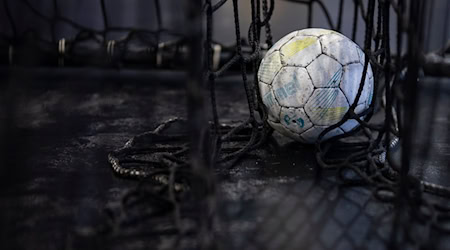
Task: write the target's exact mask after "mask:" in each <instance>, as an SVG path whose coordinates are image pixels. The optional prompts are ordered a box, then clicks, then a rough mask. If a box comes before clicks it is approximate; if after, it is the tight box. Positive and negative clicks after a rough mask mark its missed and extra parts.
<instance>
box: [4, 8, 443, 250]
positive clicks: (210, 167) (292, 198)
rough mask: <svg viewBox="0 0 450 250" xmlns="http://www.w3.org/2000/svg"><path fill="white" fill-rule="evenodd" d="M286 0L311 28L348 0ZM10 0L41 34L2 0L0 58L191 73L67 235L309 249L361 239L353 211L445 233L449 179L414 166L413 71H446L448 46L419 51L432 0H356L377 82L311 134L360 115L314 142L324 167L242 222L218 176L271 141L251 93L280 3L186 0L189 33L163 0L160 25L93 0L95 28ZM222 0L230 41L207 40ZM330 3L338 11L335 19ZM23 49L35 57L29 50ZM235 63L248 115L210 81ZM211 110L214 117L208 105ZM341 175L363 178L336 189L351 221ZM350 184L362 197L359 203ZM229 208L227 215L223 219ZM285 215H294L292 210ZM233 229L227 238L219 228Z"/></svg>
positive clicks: (421, 234)
mask: <svg viewBox="0 0 450 250" xmlns="http://www.w3.org/2000/svg"><path fill="white" fill-rule="evenodd" d="M289 1H290V2H293V3H296V4H298V5H301V6H304V7H305V8H307V10H308V11H307V16H306V17H305V18H306V19H307V20H308V27H311V26H312V22H313V13H314V12H313V9H315V8H317V9H319V11H321V12H322V13H323V14H324V15H325V18H326V20H327V22H328V25H329V27H330V29H333V30H336V31H340V30H341V29H342V26H343V21H342V20H343V8H344V7H343V6H344V1H343V0H340V1H339V8H338V9H336V10H330V9H329V8H328V7H327V3H326V1H321V0H289ZM19 2H20V3H22V4H23V5H24V6H26V7H27V8H28V9H29V10H31V12H32V13H33V14H34V15H36V16H37V17H38V18H39V19H41V20H42V21H43V22H45V23H46V24H47V25H48V26H49V29H50V31H51V32H50V37H49V38H48V37H45V36H43V35H42V34H40V33H39V32H38V31H36V30H33V29H29V30H25V31H23V32H20V31H19V30H18V28H17V24H16V19H15V18H14V17H13V14H12V11H11V8H10V1H7V0H4V1H3V6H4V9H5V13H6V17H7V20H8V22H9V26H10V29H11V32H10V34H7V33H4V34H0V51H1V52H0V58H3V60H2V61H1V63H2V64H4V65H29V64H31V65H39V66H42V65H54V66H56V65H59V66H79V65H83V66H84V65H88V66H108V65H109V66H115V67H128V66H131V67H149V66H150V67H152V68H187V70H188V72H189V73H188V77H187V84H186V86H187V92H186V93H187V97H188V114H187V119H183V118H174V119H170V120H168V121H166V122H164V123H162V124H161V125H159V126H158V127H157V128H155V129H154V130H153V131H150V132H146V133H143V134H140V135H137V136H135V137H133V138H131V139H130V140H129V141H128V142H127V143H126V144H125V145H124V146H123V147H122V148H120V149H118V150H116V151H114V152H111V153H110V154H109V156H108V159H109V161H110V163H111V166H112V169H113V171H114V172H115V174H116V175H117V176H119V177H123V178H132V179H136V180H138V183H139V184H138V185H137V186H136V187H134V188H132V189H130V190H128V191H127V192H126V193H125V194H124V195H123V197H122V198H121V199H120V200H118V201H117V202H116V203H114V204H112V205H110V206H108V208H107V210H106V212H105V214H106V217H105V220H104V221H105V223H104V224H102V225H100V226H97V227H94V228H89V229H84V230H83V231H77V232H76V233H75V234H74V238H75V239H78V238H80V239H82V240H81V241H77V240H74V239H71V241H72V242H71V243H70V244H73V245H85V244H86V245H89V246H98V247H101V248H114V249H115V248H117V249H123V248H125V247H135V248H139V247H142V248H145V246H148V244H155V245H157V246H158V248H160V249H177V248H181V249H212V248H223V247H225V248H227V247H230V248H242V247H245V248H246V249H291V248H293V247H294V246H295V245H296V244H297V243H296V242H297V241H299V242H303V243H302V245H305V246H309V247H310V248H311V249H314V248H316V247H317V248H321V249H336V248H337V247H343V248H344V249H345V248H346V246H351V247H353V248H361V247H362V245H364V244H362V243H361V242H358V239H354V238H352V237H353V236H352V235H354V234H355V230H356V231H360V230H358V229H355V228H354V227H353V225H354V223H355V221H360V220H368V221H371V223H372V224H376V226H371V227H370V228H369V229H367V230H366V231H365V232H366V233H365V234H364V235H363V238H364V240H365V241H370V242H372V241H373V242H374V243H372V245H374V246H380V245H381V246H384V247H392V248H395V246H398V245H399V244H402V245H403V246H405V247H406V248H411V249H433V248H437V247H439V246H440V245H439V244H441V240H436V239H442V237H444V238H446V237H448V234H449V233H450V227H449V226H448V221H449V218H450V206H449V202H448V197H449V196H450V189H449V187H445V186H442V185H438V184H436V183H431V182H427V181H425V180H423V179H420V178H418V177H417V176H414V175H412V174H411V164H412V163H411V161H412V160H411V159H412V158H413V157H412V154H413V145H414V133H415V128H416V120H417V114H416V113H415V110H416V107H417V105H418V102H417V99H418V95H419V93H418V89H419V85H418V80H417V79H419V77H420V75H421V74H425V75H438V76H445V75H448V72H450V71H449V70H448V68H449V64H448V60H447V59H445V55H446V54H448V53H449V46H448V45H447V47H444V48H443V49H442V50H440V51H438V52H435V53H429V54H424V53H423V51H424V50H423V44H424V38H425V37H426V35H427V34H425V33H424V25H425V17H427V15H429V14H427V12H426V11H427V10H428V9H429V8H430V7H429V5H428V4H429V3H428V1H406V0H397V1H394V0H389V1H388V0H384V1H382V0H368V1H362V0H354V1H353V8H354V9H353V16H352V17H353V21H352V39H353V40H355V37H356V35H357V27H358V26H363V27H364V32H365V34H364V45H363V48H364V53H365V63H364V70H363V75H362V78H361V79H365V77H366V74H367V69H368V64H369V62H370V63H371V65H372V67H373V69H374V82H375V90H377V91H375V93H374V97H373V101H372V104H371V105H370V108H369V109H368V110H367V111H366V112H364V113H362V114H356V112H355V108H356V105H357V103H358V100H359V99H360V97H361V94H362V91H363V87H364V81H361V83H360V86H359V89H358V93H357V95H356V98H355V101H354V103H353V104H352V105H351V107H350V109H349V111H348V112H347V113H346V114H345V116H344V117H343V119H342V120H341V121H340V122H338V123H336V124H334V125H332V126H330V127H329V128H327V129H325V130H324V131H323V132H322V133H321V134H320V137H319V138H323V137H324V136H325V135H326V134H327V133H329V132H330V131H332V130H333V129H334V128H337V127H339V126H341V125H342V124H344V123H345V122H346V121H348V120H349V119H354V120H356V121H358V123H359V124H360V126H359V127H358V128H357V129H355V130H353V131H351V132H348V133H345V134H342V135H339V136H337V137H333V138H332V139H329V140H324V141H321V142H318V143H317V144H316V148H315V157H316V160H317V163H318V165H317V167H316V172H317V175H318V176H319V177H320V178H317V179H316V180H311V181H303V182H301V183H298V184H296V185H294V187H291V188H289V189H288V190H286V191H285V192H284V193H285V195H284V196H283V197H280V198H279V199H274V200H273V202H272V203H271V204H265V205H266V206H265V207H267V208H268V209H267V211H265V210H264V211H262V212H261V214H258V215H251V216H255V217H258V216H260V217H262V218H263V220H262V222H260V223H256V226H255V225H254V227H255V228H253V229H249V230H242V232H240V231H239V230H237V233H236V229H233V230H231V229H230V228H232V227H234V228H236V227H238V228H239V227H241V226H242V225H241V224H239V223H242V221H243V220H246V219H248V216H250V215H245V211H240V212H239V211H237V212H236V211H234V212H232V213H226V214H225V215H221V216H219V215H218V209H217V206H218V202H219V201H218V199H217V196H218V189H219V187H218V186H219V185H220V182H219V181H218V179H219V178H221V176H223V173H227V172H229V171H232V170H233V168H239V164H238V163H239V162H240V161H243V160H245V158H246V157H250V156H252V157H260V158H262V157H264V155H267V152H266V151H267V148H268V147H270V146H268V145H269V144H270V143H268V141H269V140H270V138H271V136H272V134H273V130H272V128H271V127H270V126H269V125H268V124H267V122H266V120H267V117H268V114H267V111H266V110H265V108H264V106H263V105H262V101H261V96H260V95H259V93H260V92H259V89H258V84H257V82H258V78H257V71H258V67H259V63H260V60H261V58H262V53H263V52H264V51H265V50H267V48H270V47H271V46H272V44H273V38H272V29H271V26H270V21H271V20H272V17H273V15H274V11H276V2H275V1H274V0H250V4H251V8H250V13H243V12H242V10H240V9H239V4H238V1H237V0H229V1H227V0H220V1H216V2H215V3H213V1H211V0H205V1H200V0H198V1H189V2H190V3H188V4H186V9H187V11H186V12H187V22H188V23H189V25H188V27H189V28H188V32H186V34H177V33H175V32H172V31H170V30H166V29H164V28H163V27H162V24H161V23H162V21H161V19H162V15H163V14H164V13H163V12H162V11H161V7H160V3H159V1H158V0H155V1H153V3H154V6H155V13H153V14H154V16H155V18H156V23H157V28H156V29H155V30H144V29H136V28H126V27H125V28H124V27H113V26H112V25H111V24H110V20H109V18H110V15H108V12H107V9H108V8H107V4H108V2H107V1H104V0H99V3H100V6H101V13H102V18H103V24H104V28H103V29H98V30H97V29H94V28H90V27H87V26H83V25H81V24H79V23H76V22H74V21H72V20H70V19H69V18H67V17H64V15H63V14H62V13H61V11H60V9H59V7H58V2H57V1H56V0H54V1H53V4H54V11H53V15H47V14H46V13H45V12H44V13H43V12H41V11H40V10H38V8H36V7H35V6H34V4H33V3H31V2H30V1H28V0H20V1H19ZM225 4H231V5H232V9H233V17H231V18H233V20H234V32H235V43H234V45H233V46H228V47H226V46H223V45H220V44H219V43H217V42H216V41H213V18H214V16H215V14H216V13H217V11H218V10H220V9H221V8H222V7H223V6H224V5H225ZM332 11H337V19H336V20H333V18H332V14H331V12H332ZM242 15H250V16H251V23H250V25H249V27H242V24H241V21H240V20H241V18H240V17H241V16H242ZM359 17H362V20H363V22H362V23H361V22H360V21H359V19H358V18H359ZM391 22H396V24H397V27H396V30H397V32H395V33H394V32H392V31H391V29H390V23H391ZM57 23H64V24H65V25H69V26H71V27H72V28H73V29H75V30H76V35H75V36H74V38H73V39H62V38H61V39H58V38H57V35H56V34H55V26H56V24H57ZM115 32H119V33H120V34H121V35H122V37H121V38H120V39H111V33H115ZM243 37H246V39H244V38H243ZM391 40H395V42H396V46H395V48H391V47H390V41H391ZM218 45H219V47H220V48H221V49H222V51H221V52H220V53H218V52H217V48H218V47H217V46H218ZM30 55H35V57H39V58H44V59H41V60H39V61H36V62H33V61H30V60H29V58H30ZM177 55H182V56H181V58H185V60H175V59H174V58H175V57H177V58H180V57H178V56H177ZM199 55H201V56H199ZM217 57H219V59H217ZM5 58H6V59H5ZM446 60H447V61H446ZM186 62H189V63H186ZM230 71H235V72H239V73H240V74H241V81H242V83H243V88H244V89H245V93H246V97H247V105H248V117H247V119H246V120H245V121H243V122H241V123H233V124H223V123H221V117H219V115H218V113H219V112H218V106H219V105H218V102H217V97H216V95H217V93H216V81H217V79H219V78H221V77H222V76H223V75H224V74H226V73H228V72H230ZM203 92H207V93H208V100H205V99H204V98H203V95H201V94H200V95H199V94H198V93H203ZM207 102H209V104H208V105H207V104H206V103H207ZM206 106H210V107H211V110H207V109H206ZM432 108H435V107H432ZM209 112H210V113H211V119H210V116H208V115H206V113H209ZM376 115H378V116H379V117H381V119H378V122H374V121H373V120H374V119H372V117H373V116H376ZM208 120H210V121H208ZM265 150H266V151H265ZM330 169H333V172H332V173H333V175H331V176H330V174H325V173H328V172H327V171H328V170H330ZM324 175H325V176H324ZM336 182H338V183H340V184H342V186H345V187H349V186H350V187H353V186H364V187H366V188H365V189H358V190H359V191H355V190H353V189H351V188H349V189H348V190H347V191H345V192H344V193H345V194H344V196H345V198H344V200H346V201H347V203H348V204H350V205H348V206H349V208H348V212H349V213H353V212H352V211H353V210H352V207H356V208H358V209H356V210H357V211H356V210H355V212H354V214H352V215H351V216H350V219H348V220H347V219H343V218H344V217H342V216H340V215H339V214H336V213H338V212H336V211H338V210H333V209H331V210H330V209H328V208H329V207H330V205H324V203H332V204H331V207H339V206H341V204H339V203H336V204H334V203H333V201H330V199H327V196H330V195H333V194H334V193H336V192H337V191H336V189H338V188H339V187H336V186H333V185H330V183H336ZM295 187H297V188H295ZM299 190H301V191H299ZM313 193H321V194H323V195H314V196H313V195H312V194H313ZM354 197H366V198H364V199H362V202H361V199H355V198H354ZM373 206H375V207H380V208H381V209H378V210H376V211H378V212H374V211H375V210H373V209H372V210H371V209H369V208H370V207H373ZM321 207H323V209H322V210H324V209H325V211H321V209H320V208H321ZM393 208H394V209H393ZM380 211H381V212H380ZM309 215H312V216H309ZM246 216H247V217H246ZM219 217H220V218H219ZM228 217H230V222H229V223H226V221H227V219H226V218H228ZM223 218H225V219H223ZM231 218H234V220H232V219H231ZM236 218H238V219H236ZM292 218H300V219H298V221H292ZM326 218H332V219H331V224H330V223H325V221H327V219H326ZM305 225H308V226H305ZM308 227H311V228H314V227H320V228H322V231H321V232H329V235H333V234H334V233H333V232H339V233H336V234H335V238H334V239H331V240H330V239H329V237H328V238H327V239H324V238H323V237H321V233H320V232H318V233H317V234H316V233H315V234H314V235H313V236H311V234H310V233H309V234H308V232H307V231H308V230H307V228H308ZM386 228H387V229H386ZM336 230H337V231H336ZM280 232H282V233H280ZM360 232H361V231H360ZM99 236H101V237H99ZM230 238H233V239H234V240H231V241H230V242H227V240H223V241H220V240H219V241H218V240H217V239H230ZM305 242H307V243H305ZM345 244H347V245H345ZM377 244H378V245H377ZM105 245H106V246H107V247H105ZM368 248H369V247H368ZM375 248H376V247H375ZM347 249H348V247H347Z"/></svg>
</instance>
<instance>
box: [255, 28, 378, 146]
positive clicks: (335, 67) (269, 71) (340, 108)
mask: <svg viewBox="0 0 450 250" xmlns="http://www.w3.org/2000/svg"><path fill="white" fill-rule="evenodd" d="M364 60H365V59H364V53H363V51H362V50H361V49H360V48H359V46H358V45H357V44H356V43H354V42H353V41H352V40H350V39H348V38H347V37H345V36H344V35H342V34H340V33H338V32H335V31H332V30H326V29H303V30H300V31H294V32H292V33H290V34H288V35H286V36H285V37H283V38H281V39H280V40H279V41H278V42H277V43H275V44H274V45H273V47H272V48H270V50H269V51H268V52H267V54H266V55H265V57H264V59H263V60H262V62H261V65H260V67H259V71H258V80H259V89H260V93H261V97H262V101H263V103H264V106H265V107H266V109H267V111H268V114H269V117H268V123H269V124H270V126H272V127H273V128H274V129H275V130H276V131H278V132H279V133H281V134H283V135H285V136H288V137H290V138H292V139H295V140H297V141H300V142H304V143H315V142H316V141H317V139H318V137H319V134H320V133H321V132H322V131H323V130H325V129H326V128H327V127H329V126H331V125H333V124H336V123H338V122H339V121H340V120H341V119H342V118H343V116H344V115H345V113H346V112H347V111H348V109H349V108H350V105H352V104H353V102H354V101H355V99H356V95H357V93H358V89H359V84H360V81H361V78H362V73H363V69H364ZM372 95H373V73H372V69H371V67H370V64H369V67H368V70H367V74H366V78H365V81H364V88H363V91H362V94H361V96H360V98H359V101H358V104H357V106H356V108H355V113H357V114H360V113H362V112H363V111H365V110H366V109H367V108H368V107H369V105H370V103H371V102H372ZM358 125H359V123H358V122H357V121H356V120H348V121H347V122H345V123H344V124H342V125H341V126H340V127H338V128H335V129H333V130H331V131H330V132H328V133H327V134H326V135H325V136H324V137H323V139H328V138H331V137H334V136H337V135H340V134H343V133H344V132H348V131H350V130H352V129H354V128H356V127H357V126H358Z"/></svg>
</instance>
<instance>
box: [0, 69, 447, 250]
mask: <svg viewBox="0 0 450 250" xmlns="http://www.w3.org/2000/svg"><path fill="white" fill-rule="evenodd" d="M1 74H2V75H3V76H2V78H1V80H2V82H3V83H4V85H6V86H2V92H1V93H0V119H1V121H2V122H0V126H2V127H0V129H1V131H2V134H1V136H2V138H4V139H2V144H1V145H2V146H3V147H4V150H3V152H5V154H4V155H3V161H2V162H3V163H4V164H2V167H1V168H0V176H1V177H2V178H1V181H0V221H1V222H0V245H2V246H4V247H1V249H73V248H72V247H71V246H70V243H68V242H71V241H70V233H71V232H73V231H74V230H76V229H77V228H84V227H89V226H92V225H95V224H97V223H102V220H104V216H103V214H104V211H103V210H104V208H105V207H106V206H107V205H108V204H110V203H112V202H115V201H117V200H118V199H119V197H120V195H121V194H122V193H123V192H124V191H125V190H127V189H129V188H131V187H134V186H135V185H136V183H135V182H134V181H132V180H124V179H121V178H118V177H117V176H115V175H113V173H112V171H111V169H110V166H109V164H108V161H107V153H108V152H110V151H112V150H114V149H117V148H119V147H121V146H122V145H123V144H124V143H125V142H126V141H127V140H128V139H129V138H130V137H132V136H133V135H136V134H138V133H141V132H144V131H148V130H152V129H153V128H154V127H155V126H156V125H157V124H158V123H160V122H161V121H164V120H167V119H169V118H172V117H174V116H182V115H183V114H184V112H185V108H184V103H185V102H186V100H185V97H184V89H183V87H182V86H183V85H182V84H183V82H182V81H180V79H183V74H182V73H172V72H159V73H158V74H155V73H145V74H143V73H139V74H138V73H137V72H107V73H105V72H104V71H102V70H83V69H77V70H64V71H57V72H55V71H51V70H14V71H6V70H3V71H1ZM436 82H437V80H435V79H428V82H427V81H426V82H425V83H429V84H430V85H426V86H427V88H426V89H429V88H430V87H428V86H435V85H432V84H435V83H436ZM449 83H450V81H446V83H444V84H443V85H442V86H444V87H441V89H438V91H437V92H438V93H439V95H443V96H444V97H445V98H441V103H440V104H438V106H437V107H439V110H437V112H436V115H435V116H431V117H432V118H433V119H435V121H436V123H434V124H435V125H434V127H433V128H432V130H433V136H432V138H431V142H432V145H433V147H432V148H431V149H429V151H430V152H425V153H427V154H429V156H430V157H431V158H430V159H431V160H430V161H429V162H425V163H424V162H419V163H417V164H415V166H416V167H415V168H414V169H413V171H414V172H415V173H417V175H421V176H422V177H423V178H424V179H426V180H430V181H435V182H438V183H444V184H445V183H447V184H448V183H449V182H448V180H449V178H450V177H449V174H450V170H449V169H448V167H449V164H448V163H449V158H450V156H449V152H450V149H449V142H450V140H449V133H448V128H449V121H450V119H449V114H450V113H449V110H448V107H449V98H448V97H449ZM242 89H243V88H242V86H241V84H239V81H238V80H237V79H236V78H233V77H226V78H225V79H224V80H222V81H220V82H219V86H218V98H219V100H218V101H219V103H220V105H219V111H220V116H221V117H222V120H221V121H223V122H230V121H235V120H242V119H244V118H245V117H246V114H247V113H246V106H245V95H244V93H243V91H242ZM430 91H431V94H430V93H428V92H426V91H424V93H426V95H427V96H431V97H433V94H432V93H434V92H433V91H435V89H434V88H431V90H430ZM435 92H436V91H435ZM423 100H427V98H423ZM427 105H428V104H427ZM425 106H426V105H425V104H424V107H425ZM427 107H428V106H427ZM424 110H428V109H426V108H424ZM427 115H429V113H427V112H424V114H422V113H419V118H420V117H425V118H426V117H427ZM6 117H10V118H11V117H13V119H8V120H6ZM427 119H431V118H427ZM421 124H422V123H421ZM426 124H428V123H426ZM420 126H424V125H420ZM3 131H6V132H3ZM419 131H420V130H419ZM424 134H426V135H423V134H421V133H418V137H417V138H418V141H419V143H418V144H420V143H421V142H422V141H424V140H426V138H427V135H428V137H429V133H428V134H427V133H424ZM275 137H276V140H278V142H279V144H280V145H279V148H278V149H274V150H272V151H268V152H271V153H267V158H266V159H264V160H262V161H261V160H254V159H249V160H246V161H245V162H244V163H242V164H241V165H240V166H238V167H236V168H234V169H232V170H231V171H230V172H229V175H228V176H227V178H221V177H220V176H219V177H218V179H219V180H220V185H219V186H220V188H219V195H218V196H219V199H218V204H219V206H218V207H219V211H220V218H221V220H220V222H219V223H218V224H219V226H218V227H219V228H220V230H219V231H220V232H221V233H220V235H221V236H220V237H219V238H220V240H221V242H222V243H221V244H220V245H223V246H224V247H223V248H224V249H255V250H256V249H382V248H383V247H385V245H384V243H385V242H387V241H388V240H389V237H390V234H389V232H390V230H391V228H390V227H391V223H389V221H390V220H391V219H392V216H394V213H393V212H392V204H386V203H382V202H379V201H378V200H376V199H375V198H374V197H372V193H371V190H370V188H360V187H359V188H354V187H353V188H349V187H342V186H340V185H338V184H337V181H336V179H335V178H334V177H333V176H334V173H333V172H332V171H331V172H329V171H325V173H323V176H322V178H320V179H319V180H316V179H315V172H314V166H315V164H316V163H315V158H314V157H315V156H314V148H313V147H311V146H305V145H301V144H299V143H295V142H291V141H287V140H285V139H283V138H281V137H280V136H279V135H277V134H275ZM417 150H418V151H420V152H423V151H424V149H422V148H420V147H418V149H417ZM425 151H426V150H425ZM0 159H1V158H0ZM449 237H450V236H448V235H446V236H445V235H444V236H438V237H437V236H435V238H436V239H435V244H436V245H435V247H437V248H439V249H450V238H449ZM127 246H128V247H129V249H170V247H167V244H166V243H164V242H162V241H155V245H152V246H141V245H132V244H130V245H127Z"/></svg>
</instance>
